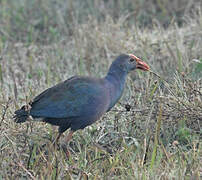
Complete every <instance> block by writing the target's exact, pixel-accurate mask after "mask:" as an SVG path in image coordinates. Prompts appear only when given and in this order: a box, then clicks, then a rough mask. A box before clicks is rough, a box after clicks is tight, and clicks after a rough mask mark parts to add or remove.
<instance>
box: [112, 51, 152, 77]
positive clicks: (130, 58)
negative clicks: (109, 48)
mask: <svg viewBox="0 0 202 180" xmlns="http://www.w3.org/2000/svg"><path fill="white" fill-rule="evenodd" d="M111 68H112V69H113V70H115V69H117V70H119V71H123V72H126V73H128V72H130V71H132V70H135V69H141V70H143V71H149V69H150V68H149V66H148V65H147V64H146V63H145V62H144V61H142V60H141V59H140V58H138V57H136V56H135V55H133V54H128V55H127V54H122V55H120V56H118V57H117V58H116V59H115V60H114V62H113V63H112V65H111Z"/></svg>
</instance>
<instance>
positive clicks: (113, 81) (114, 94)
mask: <svg viewBox="0 0 202 180" xmlns="http://www.w3.org/2000/svg"><path fill="white" fill-rule="evenodd" d="M126 76H127V73H126V72H123V71H118V70H117V69H116V70H114V71H113V69H112V70H111V69H110V71H109V72H108V74H107V76H106V77H105V80H106V81H107V84H108V89H109V94H110V99H111V102H110V105H109V108H108V111H109V110H110V109H111V108H112V107H113V106H114V105H115V104H116V102H117V101H118V100H119V99H120V97H121V95H122V93H123V89H124V85H125V81H126Z"/></svg>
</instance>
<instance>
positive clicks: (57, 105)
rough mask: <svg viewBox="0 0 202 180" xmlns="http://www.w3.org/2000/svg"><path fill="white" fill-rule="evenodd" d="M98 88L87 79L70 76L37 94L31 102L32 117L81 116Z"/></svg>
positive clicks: (98, 90) (98, 91) (97, 91)
mask: <svg viewBox="0 0 202 180" xmlns="http://www.w3.org/2000/svg"><path fill="white" fill-rule="evenodd" d="M98 93H100V88H98V87H97V86H95V84H94V83H92V82H89V80H88V79H83V78H80V77H73V78H70V79H68V80H66V81H64V82H62V83H59V84H58V85H56V86H54V87H52V88H49V89H47V90H45V91H44V92H42V93H41V94H40V95H39V96H37V97H36V98H35V99H34V101H33V102H32V104H31V107H32V108H31V110H30V114H31V115H32V116H33V117H50V118H68V117H78V116H82V115H83V113H84V109H85V107H87V106H88V105H89V102H91V104H93V103H94V102H93V101H94V100H93V99H92V98H93V96H92V94H94V95H97V94H98Z"/></svg>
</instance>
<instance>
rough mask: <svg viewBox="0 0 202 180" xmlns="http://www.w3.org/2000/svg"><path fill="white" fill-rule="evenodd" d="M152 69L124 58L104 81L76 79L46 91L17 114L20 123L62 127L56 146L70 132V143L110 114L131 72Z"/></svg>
mask: <svg viewBox="0 0 202 180" xmlns="http://www.w3.org/2000/svg"><path fill="white" fill-rule="evenodd" d="M135 69H140V70H143V71H149V70H150V67H149V65H148V64H146V63H145V62H144V61H142V60H141V59H140V58H138V57H136V56H135V55H133V54H121V55H119V56H117V57H116V58H115V60H114V61H113V62H112V64H111V66H110V68H109V70H108V73H107V75H106V76H105V77H103V78H95V77H88V76H73V77H70V78H69V79H67V80H65V81H63V82H60V83H58V84H56V85H55V86H53V87H51V88H48V89H46V90H45V91H43V92H42V93H41V94H39V95H38V96H36V97H35V98H34V99H33V100H32V101H30V102H29V103H28V104H26V105H24V106H22V107H21V108H20V109H18V110H16V111H15V112H14V114H15V115H14V121H15V122H16V123H23V122H26V121H27V120H28V119H32V120H33V121H42V122H46V123H49V124H51V125H55V126H58V134H57V137H56V138H55V142H58V140H59V139H60V137H61V135H62V134H63V133H64V132H65V131H66V130H67V129H70V131H69V133H68V135H67V136H66V140H65V141H66V142H69V141H70V140H71V138H72V135H73V133H74V132H75V131H77V130H79V129H84V128H85V127H87V126H89V125H91V124H93V123H94V122H96V121H97V120H98V119H100V118H101V116H102V115H103V114H104V113H106V112H108V111H110V110H111V109H112V107H113V106H114V105H115V104H116V103H117V102H118V101H119V99H120V98H121V96H122V94H123V90H124V85H125V82H126V78H127V75H128V73H129V72H131V71H133V70H135Z"/></svg>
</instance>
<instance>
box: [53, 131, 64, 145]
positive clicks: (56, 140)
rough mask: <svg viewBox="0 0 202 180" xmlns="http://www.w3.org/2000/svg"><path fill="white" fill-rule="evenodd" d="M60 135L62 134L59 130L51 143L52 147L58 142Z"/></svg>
mask: <svg viewBox="0 0 202 180" xmlns="http://www.w3.org/2000/svg"><path fill="white" fill-rule="evenodd" d="M61 135H62V133H60V132H59V133H58V135H57V137H56V138H55V140H54V141H53V143H52V145H53V146H54V147H56V145H57V144H58V141H59V139H60V137H61Z"/></svg>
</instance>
